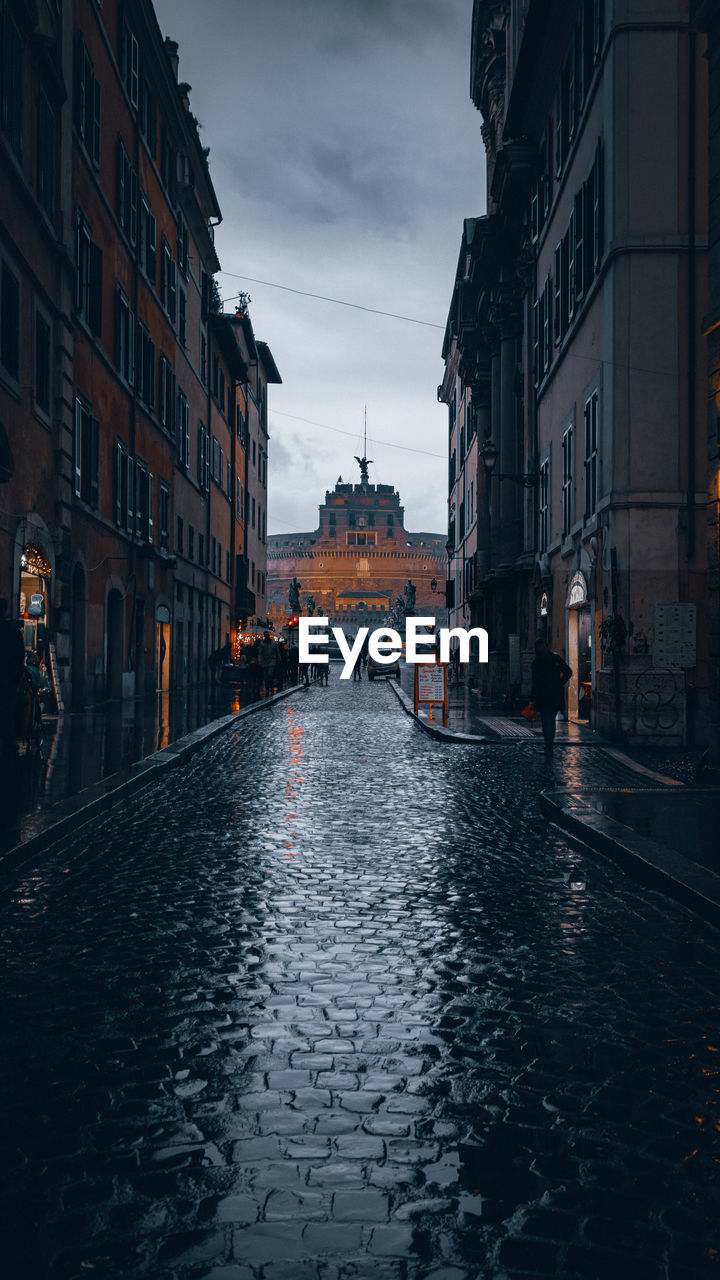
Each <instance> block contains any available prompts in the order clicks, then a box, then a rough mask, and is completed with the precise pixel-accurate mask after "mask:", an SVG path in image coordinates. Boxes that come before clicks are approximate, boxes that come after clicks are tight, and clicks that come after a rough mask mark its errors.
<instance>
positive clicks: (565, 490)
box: [562, 426, 575, 537]
mask: <svg viewBox="0 0 720 1280" xmlns="http://www.w3.org/2000/svg"><path fill="white" fill-rule="evenodd" d="M573 437H574V432H573V429H572V427H571V426H570V427H568V428H567V430H566V431H564V432H563V438H562V467H563V480H562V517H563V534H564V536H565V537H567V535H568V534H569V532H570V529H571V528H572V523H573V520H574V510H573V496H574V495H573V481H574V476H575V461H574V456H573V455H574V439H573Z"/></svg>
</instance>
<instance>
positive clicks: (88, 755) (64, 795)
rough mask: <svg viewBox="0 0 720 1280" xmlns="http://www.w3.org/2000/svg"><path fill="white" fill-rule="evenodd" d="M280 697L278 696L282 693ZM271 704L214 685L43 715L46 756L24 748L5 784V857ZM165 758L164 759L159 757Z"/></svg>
mask: <svg viewBox="0 0 720 1280" xmlns="http://www.w3.org/2000/svg"><path fill="white" fill-rule="evenodd" d="M276 696H277V695H276ZM264 705H265V702H264V700H262V699H261V700H260V701H259V702H258V701H256V702H252V701H251V700H250V699H249V698H248V697H247V696H246V697H245V698H244V699H243V698H242V697H241V695H240V693H239V691H238V690H237V689H236V688H232V687H224V686H221V685H213V684H211V683H207V684H202V685H193V686H191V687H190V688H188V689H183V690H173V691H171V692H167V693H158V694H151V695H150V696H148V697H145V698H126V699H123V700H118V701H115V702H105V703H100V704H98V705H97V706H93V707H89V708H87V709H85V710H83V711H75V712H65V713H64V714H62V715H58V716H44V717H43V740H42V744H41V747H40V750H38V749H37V747H35V746H32V745H31V746H30V747H29V748H28V749H26V748H25V747H24V745H21V746H20V748H19V753H18V757H17V759H16V760H15V761H13V762H12V764H11V768H10V769H9V770H4V771H3V772H4V773H5V776H4V778H3V779H2V781H1V782H0V854H1V853H6V852H7V851H8V850H11V849H14V848H16V847H17V846H18V845H20V844H24V843H26V842H27V841H28V840H30V839H33V838H34V837H36V836H38V835H39V834H40V833H42V832H44V831H46V830H47V829H48V828H49V827H51V826H53V825H54V824H55V823H57V822H59V821H61V820H63V819H64V818H67V817H69V816H71V815H72V814H73V813H78V812H79V811H80V810H81V809H82V808H83V807H84V806H85V805H86V804H91V803H92V802H94V801H96V800H98V799H101V798H102V797H103V796H105V795H108V794H109V793H110V792H111V791H112V790H113V789H114V788H116V787H117V786H119V785H121V784H122V783H123V782H125V781H127V782H130V781H131V780H132V781H135V780H137V778H138V777H139V776H141V770H140V769H139V765H140V762H141V761H146V760H148V759H149V758H151V757H152V758H154V759H156V760H159V759H161V758H162V756H163V753H165V752H167V751H168V750H170V751H172V749H173V744H177V743H179V742H180V741H181V740H182V741H188V739H189V736H190V737H192V736H193V735H199V736H205V735H203V734H202V731H203V730H204V729H205V728H206V727H207V726H212V725H214V724H218V723H219V724H221V725H222V724H224V723H225V722H226V721H229V720H231V719H232V718H233V717H235V716H237V715H238V714H240V713H242V712H243V711H244V710H250V709H253V708H257V707H262V706H264ZM158 753H160V754H158Z"/></svg>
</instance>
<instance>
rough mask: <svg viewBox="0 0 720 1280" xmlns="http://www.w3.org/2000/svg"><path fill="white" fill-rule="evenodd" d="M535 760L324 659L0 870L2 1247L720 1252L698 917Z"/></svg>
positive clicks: (237, 1278)
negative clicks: (155, 779) (665, 893)
mask: <svg viewBox="0 0 720 1280" xmlns="http://www.w3.org/2000/svg"><path fill="white" fill-rule="evenodd" d="M558 755H559V757H560V759H559V761H558V764H557V766H556V769H555V775H556V782H558V783H560V784H561V785H562V784H564V783H565V784H567V785H571V786H577V785H578V781H579V779H581V778H584V779H585V780H587V778H588V776H589V775H591V776H592V781H593V782H594V784H595V785H598V786H602V785H607V786H617V785H619V784H625V785H633V783H634V782H635V781H636V780H635V779H632V778H630V777H629V775H627V774H626V773H625V772H624V770H623V769H622V768H621V766H620V765H619V764H618V762H616V761H612V760H609V759H608V758H607V757H605V755H604V753H603V752H601V751H598V750H597V749H596V748H595V749H593V748H588V749H585V748H583V747H574V748H572V749H570V748H568V749H567V750H566V751H565V752H563V751H559V752H558ZM547 781H548V777H547V772H546V770H545V767H544V765H543V763H542V760H541V758H540V753H539V751H538V749H537V747H535V746H534V745H530V744H525V743H519V744H518V745H517V746H509V747H505V748H503V750H497V749H496V748H493V747H492V746H487V747H483V746H480V747H478V746H467V747H464V746H453V747H452V748H447V747H445V746H443V745H442V744H440V743H438V742H435V741H433V740H432V739H430V738H428V737H427V736H426V735H425V734H423V733H422V731H421V730H420V729H418V727H417V726H416V725H415V724H414V723H413V722H412V721H411V720H410V718H409V717H407V716H406V715H405V714H404V713H403V711H402V710H401V708H400V706H399V705H398V703H397V702H396V700H395V698H394V696H393V694H392V693H391V691H390V690H389V689H388V688H386V687H385V685H384V684H382V683H380V684H378V683H375V684H372V685H368V684H367V683H366V682H365V683H363V684H355V685H353V684H342V685H341V684H339V682H338V681H337V680H335V681H334V683H333V684H331V686H330V688H329V689H321V688H313V689H311V690H310V691H309V692H303V693H302V694H298V695H293V696H292V697H291V698H290V699H289V700H288V701H287V702H284V703H281V704H278V706H276V707H275V708H273V709H271V710H268V711H267V712H264V713H263V714H262V715H259V716H254V717H251V718H250V719H249V720H246V721H244V722H242V723H241V724H240V725H239V726H238V727H237V729H234V730H232V731H230V732H228V734H227V735H223V736H221V737H220V738H218V739H216V740H215V741H214V742H213V743H212V744H211V745H210V746H209V747H207V748H206V749H205V750H204V751H203V752H201V753H200V754H199V755H197V756H195V757H194V758H193V760H192V761H191V763H190V764H188V765H187V766H186V767H185V768H184V769H183V770H182V771H179V770H178V771H175V772H174V773H173V775H172V776H170V777H167V778H166V779H164V780H163V781H162V782H159V783H157V784H155V785H154V786H153V787H152V788H149V789H148V790H147V791H146V792H143V795H142V800H141V802H138V801H136V802H134V804H133V807H132V809H131V810H129V811H128V812H127V813H126V814H122V813H121V812H119V811H115V812H114V813H113V814H112V816H111V817H110V819H109V820H108V821H107V823H106V824H105V825H104V826H102V827H99V828H98V829H97V830H96V831H95V832H94V833H93V836H92V839H91V840H90V839H89V838H86V839H85V840H84V842H83V843H82V844H78V845H77V847H75V848H74V849H72V850H70V851H68V852H66V853H65V854H57V855H55V857H53V858H48V859H47V860H46V861H45V862H44V863H43V864H42V865H38V866H37V867H33V868H27V869H25V870H24V871H23V872H22V873H16V876H15V879H14V880H13V881H12V882H8V881H7V880H6V882H5V883H4V885H3V893H2V899H1V903H0V905H1V906H2V912H1V914H0V922H1V923H0V959H1V960H2V962H3V963H2V975H3V976H2V978H1V979H0V984H1V987H2V1001H3V1017H2V1024H1V1027H0V1063H1V1064H2V1065H1V1066H0V1073H1V1076H2V1085H1V1091H2V1113H3V1117H4V1120H3V1138H2V1148H3V1150H2V1162H1V1165H0V1167H1V1169H2V1177H3V1182H4V1184H5V1185H4V1188H3V1204H4V1208H5V1213H6V1226H5V1229H4V1232H3V1242H2V1257H3V1264H4V1275H6V1276H8V1277H10V1278H11V1280H16V1278H17V1280H35V1278H36V1277H37V1278H38V1280H40V1278H44V1277H51V1278H52V1280H81V1278H83V1280H84V1278H85V1277H88V1276H90V1277H92V1276H97V1277H99V1278H100V1280H115V1278H116V1277H117V1278H118V1280H136V1278H138V1280H139V1278H142V1280H189V1278H191V1277H192V1278H193V1280H194V1278H195V1277H197V1278H199V1277H204V1278H205V1280H351V1278H360V1277H367V1280H371V1278H372V1280H421V1277H423V1278H425V1277H428V1278H429V1277H432V1280H472V1278H474V1277H515V1276H520V1275H523V1274H526V1273H530V1274H534V1275H543V1276H553V1277H555V1276H557V1277H564V1278H570V1277H572V1278H575V1277H579V1278H582V1277H605V1276H611V1277H613V1280H617V1278H618V1277H624V1276H631V1277H633V1280H643V1278H644V1277H664V1278H665V1280H687V1278H689V1277H703V1276H706V1275H707V1276H712V1275H717V1274H718V1260H719V1259H718V1252H717V1250H718V1236H717V1224H718V1220H720V1196H719V1194H718V1177H719V1175H720V1143H719V1141H718V1136H719V1134H718V1131H719V1129H720V1008H719V1002H718V971H719V969H720V936H719V935H718V934H717V933H716V932H714V931H713V930H712V929H711V928H710V927H709V926H706V925H703V924H701V923H698V922H695V921H693V919H692V918H691V916H690V915H689V914H687V913H686V912H684V911H683V910H682V909H681V908H680V907H678V906H676V905H675V904H674V903H672V902H670V901H668V900H666V899H664V898H662V897H660V896H658V895H654V894H652V893H650V892H646V891H644V890H642V889H640V888H638V887H637V886H636V885H634V884H633V883H632V882H631V881H630V880H628V879H627V878H625V877H624V875H623V874H622V872H620V871H619V870H618V869H616V868H615V867H613V866H611V865H610V864H609V863H604V862H603V861H602V860H600V859H595V858H593V857H592V856H590V855H586V854H583V853H582V852H579V851H577V850H576V849H573V848H572V847H571V846H570V845H569V844H568V843H566V842H565V840H564V839H563V838H562V837H561V836H560V835H559V834H558V833H557V832H554V831H553V830H552V829H550V828H548V827H547V825H546V824H545V822H544V821H543V819H542V818H541V817H540V816H539V810H538V803H537V797H538V792H539V789H540V788H541V786H543V785H545V784H546V783H547ZM644 785H647V781H646V780H645V782H644Z"/></svg>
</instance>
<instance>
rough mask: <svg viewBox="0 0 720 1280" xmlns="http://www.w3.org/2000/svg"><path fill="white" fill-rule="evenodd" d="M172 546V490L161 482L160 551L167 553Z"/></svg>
mask: <svg viewBox="0 0 720 1280" xmlns="http://www.w3.org/2000/svg"><path fill="white" fill-rule="evenodd" d="M169 545H170V490H169V489H168V486H167V485H166V484H165V483H164V481H162V480H161V481H160V549H161V550H162V551H167V549H168V547H169Z"/></svg>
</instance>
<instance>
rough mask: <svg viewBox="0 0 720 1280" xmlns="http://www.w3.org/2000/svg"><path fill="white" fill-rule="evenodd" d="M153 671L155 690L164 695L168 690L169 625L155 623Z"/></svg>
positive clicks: (166, 623)
mask: <svg viewBox="0 0 720 1280" xmlns="http://www.w3.org/2000/svg"><path fill="white" fill-rule="evenodd" d="M155 630H156V644H155V670H156V671H157V689H158V692H159V693H165V692H166V691H167V690H168V689H169V688H170V623H169V622H156V623H155Z"/></svg>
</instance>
